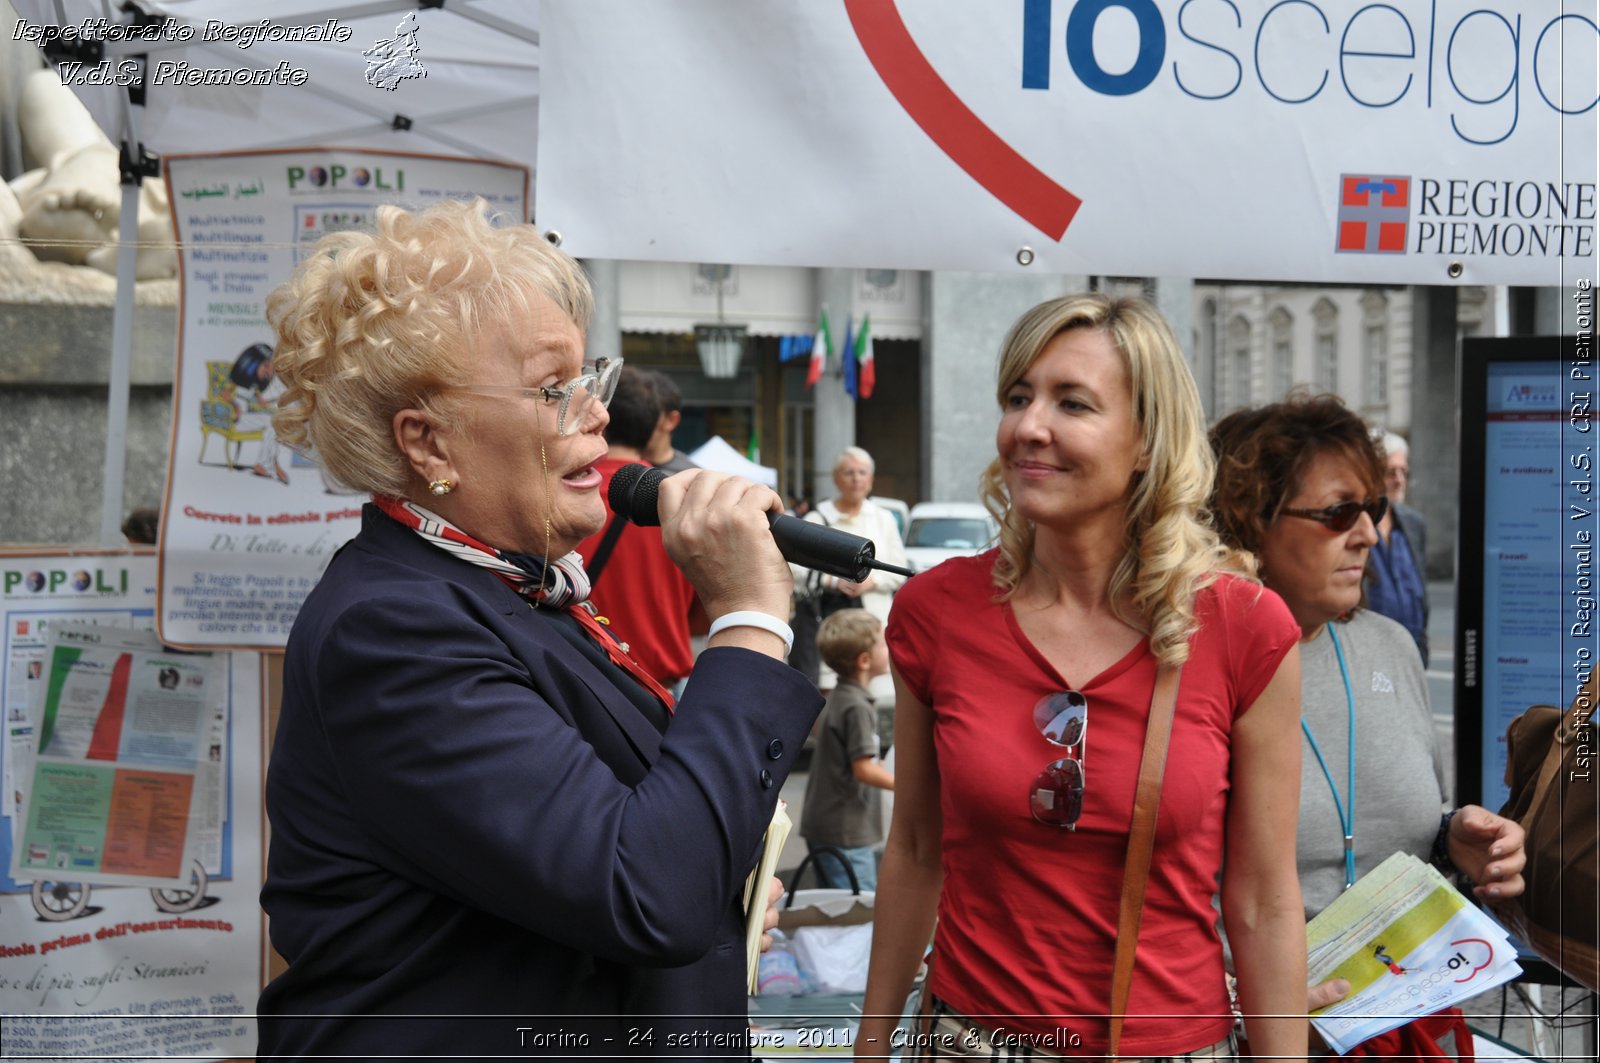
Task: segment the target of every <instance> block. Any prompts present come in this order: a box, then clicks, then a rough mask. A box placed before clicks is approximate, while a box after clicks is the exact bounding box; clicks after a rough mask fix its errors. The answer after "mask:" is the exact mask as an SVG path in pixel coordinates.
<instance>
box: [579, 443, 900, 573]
mask: <svg viewBox="0 0 1600 1063" xmlns="http://www.w3.org/2000/svg"><path fill="white" fill-rule="evenodd" d="M666 478H667V474H666V473H664V472H662V471H661V470H660V469H652V468H651V467H650V466H648V465H624V466H623V467H622V468H620V469H618V470H617V471H616V473H615V474H613V475H612V477H611V488H610V490H609V491H607V492H606V499H607V501H609V502H610V503H611V512H613V513H615V514H617V515H618V516H619V517H622V518H623V519H624V520H631V521H633V523H635V524H637V525H639V526H640V527H652V526H654V525H657V524H660V523H661V515H660V514H659V513H657V512H656V500H657V496H658V495H659V493H660V490H661V481H662V480H665V479H666ZM767 524H768V525H769V526H770V527H771V528H772V538H773V539H774V540H775V541H776V542H777V544H778V552H779V553H780V554H782V555H783V557H784V560H786V561H789V562H791V563H793V564H796V565H799V566H800V567H801V568H813V569H816V570H817V571H818V572H825V573H827V574H828V575H830V576H838V577H839V578H840V579H847V580H850V581H852V582H854V583H860V582H861V581H862V580H864V579H866V578H867V577H868V576H869V575H871V573H872V570H873V569H875V568H877V569H882V570H883V571H885V572H894V573H896V574H898V575H902V576H909V575H911V573H910V572H909V571H907V570H906V569H903V568H899V567H897V566H895V565H890V564H885V563H884V562H882V561H879V560H877V558H875V557H874V556H873V553H874V550H875V548H874V547H873V545H872V540H871V539H864V538H862V537H861V536H859V535H851V534H850V533H849V532H847V531H840V530H839V529H838V528H829V527H827V526H825V525H822V524H812V523H810V522H809V521H804V520H801V519H799V518H798V517H791V516H789V515H788V514H787V513H768V514H767Z"/></svg>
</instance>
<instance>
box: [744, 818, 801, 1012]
mask: <svg viewBox="0 0 1600 1063" xmlns="http://www.w3.org/2000/svg"><path fill="white" fill-rule="evenodd" d="M787 809H788V802H786V801H779V802H778V807H777V809H776V810H774V811H773V813H772V823H771V825H770V826H768V827H767V836H766V839H765V840H764V841H763V842H762V843H761V859H760V861H759V862H757V864H756V869H755V870H754V871H752V872H750V877H749V878H748V879H746V880H745V883H744V955H745V960H746V961H747V962H748V968H747V970H748V972H749V992H750V993H751V995H754V994H755V991H756V984H757V976H758V975H759V973H760V966H761V932H762V926H763V924H764V923H765V922H766V914H767V883H769V882H771V881H772V877H773V876H774V875H775V874H777V871H778V856H779V854H781V853H782V852H783V843H784V842H785V841H787V840H788V838H789V831H790V830H792V829H793V828H794V824H793V823H791V822H790V820H789V813H788V810H787Z"/></svg>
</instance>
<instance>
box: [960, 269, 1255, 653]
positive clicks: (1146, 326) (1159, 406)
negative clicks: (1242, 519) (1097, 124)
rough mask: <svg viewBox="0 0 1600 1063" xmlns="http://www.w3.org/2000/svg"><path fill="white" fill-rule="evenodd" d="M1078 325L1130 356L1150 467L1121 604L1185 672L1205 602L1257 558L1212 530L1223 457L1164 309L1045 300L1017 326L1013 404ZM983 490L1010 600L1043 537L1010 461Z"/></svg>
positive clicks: (1118, 596)
mask: <svg viewBox="0 0 1600 1063" xmlns="http://www.w3.org/2000/svg"><path fill="white" fill-rule="evenodd" d="M1071 329H1094V330H1098V331H1101V332H1104V333H1105V334H1106V335H1107V336H1108V337H1110V339H1111V342H1112V345H1113V346H1114V347H1115V348H1116V349H1117V351H1118V352H1119V353H1120V354H1121V355H1122V357H1123V364H1124V365H1125V366H1126V367H1127V370H1128V380H1129V384H1130V390H1131V391H1132V394H1133V414H1134V418H1135V420H1136V421H1137V422H1138V424H1139V429H1140V436H1141V446H1142V456H1143V457H1144V458H1145V459H1146V461H1147V462H1148V465H1147V468H1146V470H1145V471H1144V472H1142V473H1135V474H1134V477H1133V481H1132V483H1131V484H1130V485H1129V495H1128V523H1127V550H1126V553H1125V554H1124V555H1123V558H1122V560H1121V561H1120V562H1119V563H1118V564H1117V567H1116V569H1115V570H1114V571H1113V573H1112V576H1111V588H1110V593H1111V601H1112V608H1113V609H1114V610H1115V612H1116V614H1117V616H1118V617H1120V618H1121V619H1122V620H1123V622H1124V623H1127V624H1128V625H1130V626H1132V627H1133V628H1135V629H1137V630H1139V631H1143V632H1145V633H1146V634H1147V635H1149V636H1150V648H1151V652H1153V653H1154V654H1155V656H1156V659H1157V660H1159V661H1161V662H1162V663H1164V664H1181V663H1183V662H1184V661H1185V660H1186V659H1187V658H1188V656H1189V638H1190V636H1192V635H1193V634H1194V632H1195V629H1196V627H1197V626H1198V625H1197V622H1196V621H1195V617H1194V599H1195V595H1196V594H1198V593H1199V592H1200V591H1201V590H1203V589H1204V588H1205V587H1207V586H1209V585H1210V584H1211V583H1212V582H1213V581H1214V580H1215V579H1216V577H1217V575H1218V574H1219V573H1222V572H1233V573H1235V574H1238V575H1245V574H1246V573H1247V571H1248V570H1247V568H1246V565H1247V561H1246V560H1245V559H1244V558H1242V557H1241V556H1240V555H1238V554H1237V553H1236V552H1235V551H1233V550H1230V549H1228V548H1227V547H1225V546H1223V544H1222V543H1221V542H1220V541H1219V540H1218V539H1217V536H1216V533H1215V532H1213V531H1212V529H1211V526H1210V522H1209V515H1208V513H1207V511H1206V499H1207V498H1208V497H1209V495H1210V493H1211V474H1212V460H1211V448H1210V447H1208V446H1207V445H1206V431H1205V424H1204V421H1203V418H1202V414H1201V408H1200V395H1199V392H1198V391H1197V390H1196V389H1195V385H1194V377H1193V376H1191V375H1190V373H1189V367H1188V364H1187V363H1186V362H1185V361H1184V358H1183V352H1182V350H1181V349H1180V348H1179V347H1178V341H1177V339H1176V338H1175V337H1174V336H1173V334H1172V329H1171V328H1170V327H1169V326H1168V325H1167V323H1166V321H1165V319H1163V318H1162V316H1161V315H1160V313H1158V312H1157V311H1156V310H1155V308H1154V307H1152V306H1150V304H1149V303H1147V302H1145V301H1144V300H1142V299H1133V298H1116V297H1112V296H1108V295H1104V294H1099V293H1091V294H1086V295H1068V296H1062V297H1061V298H1058V299H1052V300H1050V301H1048V302H1045V303H1041V304H1040V305H1038V306H1036V307H1034V308H1033V309H1032V310H1029V311H1028V312H1027V313H1025V314H1023V315H1022V317H1021V318H1019V319H1018V320H1017V323H1016V324H1014V325H1012V326H1011V331H1010V332H1009V333H1007V335H1006V339H1005V343H1004V345H1003V346H1002V347H1001V350H1000V364H999V371H998V373H997V374H996V376H997V379H996V388H995V396H996V398H997V399H998V401H999V402H1000V404H1001V406H1002V408H1003V407H1004V404H1005V400H1006V396H1007V394H1009V393H1010V391H1011V389H1012V388H1013V387H1014V386H1015V385H1016V383H1017V381H1019V380H1021V379H1022V377H1023V374H1025V373H1026V372H1027V371H1028V369H1029V367H1030V366H1032V365H1033V363H1034V361H1035V360H1037V359H1038V357H1039V354H1040V353H1041V352H1042V351H1043V350H1044V348H1045V345H1046V344H1048V343H1049V342H1050V341H1051V340H1052V339H1054V338H1055V337H1056V336H1058V335H1060V334H1061V333H1063V332H1066V331H1069V330H1071ZM981 491H982V497H983V502H984V505H985V506H987V507H988V509H989V512H990V513H992V514H994V517H995V519H996V520H997V521H999V523H1000V556H999V558H998V559H997V560H996V562H995V566H994V582H995V586H996V587H998V588H999V589H1000V599H1001V600H1006V599H1009V598H1011V597H1012V596H1013V595H1015V594H1016V592H1017V587H1018V586H1019V585H1020V584H1021V582H1022V579H1023V577H1024V576H1025V575H1027V573H1028V570H1029V568H1030V567H1031V565H1032V563H1033V544H1034V534H1035V530H1034V526H1033V524H1032V523H1031V522H1030V521H1028V520H1027V519H1025V518H1024V517H1023V516H1022V515H1021V514H1019V513H1018V512H1017V511H1016V509H1015V508H1013V506H1012V504H1011V496H1010V493H1009V492H1008V491H1007V489H1006V484H1005V477H1004V469H1003V466H1002V463H1001V461H1000V459H999V458H996V459H995V460H994V461H993V462H991V463H990V464H989V468H988V469H987V470H985V472H984V474H983V479H982V481H981Z"/></svg>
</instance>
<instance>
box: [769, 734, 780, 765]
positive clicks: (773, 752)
mask: <svg viewBox="0 0 1600 1063" xmlns="http://www.w3.org/2000/svg"><path fill="white" fill-rule="evenodd" d="M782 756H783V739H781V738H774V739H773V740H772V741H770V742H768V743H767V759H768V760H777V759H779V758H780V757H782Z"/></svg>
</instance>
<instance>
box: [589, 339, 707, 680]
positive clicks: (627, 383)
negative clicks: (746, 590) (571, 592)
mask: <svg viewBox="0 0 1600 1063" xmlns="http://www.w3.org/2000/svg"><path fill="white" fill-rule="evenodd" d="M607 409H608V411H609V412H610V414H611V422H610V423H609V424H608V425H606V429H605V436H606V445H607V447H608V450H607V453H606V456H605V458H604V460H602V461H601V462H599V463H598V464H597V465H596V466H595V467H596V468H597V469H599V471H600V475H601V477H602V478H603V480H604V482H603V483H602V484H601V485H600V497H601V498H606V499H607V502H606V514H607V516H606V525H605V527H604V528H602V529H601V530H600V532H599V533H598V534H595V535H591V536H590V537H589V538H587V539H585V540H584V541H583V542H582V543H580V544H579V545H578V553H580V554H582V555H583V560H584V567H585V569H587V571H588V573H589V578H590V580H591V581H592V582H593V584H594V587H593V590H592V591H591V593H590V595H589V600H590V601H591V602H593V603H594V606H595V609H596V610H597V611H598V612H599V615H601V616H602V617H605V618H606V619H607V620H608V621H609V622H610V623H611V625H612V631H613V632H614V633H615V634H616V636H617V637H618V638H619V639H621V640H622V641H623V643H625V644H626V646H627V649H628V654H629V656H631V657H632V658H633V659H634V660H636V661H638V662H639V664H640V665H641V666H642V667H643V668H644V670H645V671H646V672H647V673H649V674H650V676H651V677H652V678H654V679H655V680H656V681H657V682H658V683H660V684H661V685H662V686H664V687H666V688H667V689H669V690H672V691H673V692H674V693H676V692H677V691H678V689H679V688H680V687H681V685H682V682H683V680H684V679H685V678H686V677H687V676H688V675H689V669H690V668H691V667H693V665H694V652H693V650H692V648H691V647H690V643H689V609H690V606H691V604H692V603H693V602H694V587H693V586H692V585H691V584H690V583H689V580H688V578H687V577H685V576H684V574H683V572H682V571H681V570H679V568H678V567H677V566H676V565H674V564H673V563H672V562H671V560H669V559H668V557H667V548H666V547H665V546H664V545H663V544H662V541H661V529H660V528H644V527H640V526H638V525H636V524H632V523H630V522H628V521H625V520H622V519H620V518H618V517H617V516H616V515H615V514H614V513H612V512H611V503H610V501H609V498H608V494H609V492H610V490H611V477H612V476H614V475H616V472H617V470H618V469H620V468H622V467H623V466H624V465H630V464H636V463H638V462H643V461H645V460H646V457H645V451H646V449H647V448H648V447H649V446H650V441H651V438H652V437H653V436H654V435H655V433H656V426H657V424H658V423H659V422H660V420H661V416H660V415H661V407H660V405H659V402H658V400H657V399H656V392H655V387H654V385H653V382H652V380H651V379H650V375H649V374H647V373H644V372H641V371H639V370H637V369H634V368H633V367H632V366H623V368H622V372H621V374H620V376H619V377H618V379H617V392H616V394H615V395H613V396H612V398H611V405H610V406H609V407H608V408H607Z"/></svg>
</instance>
